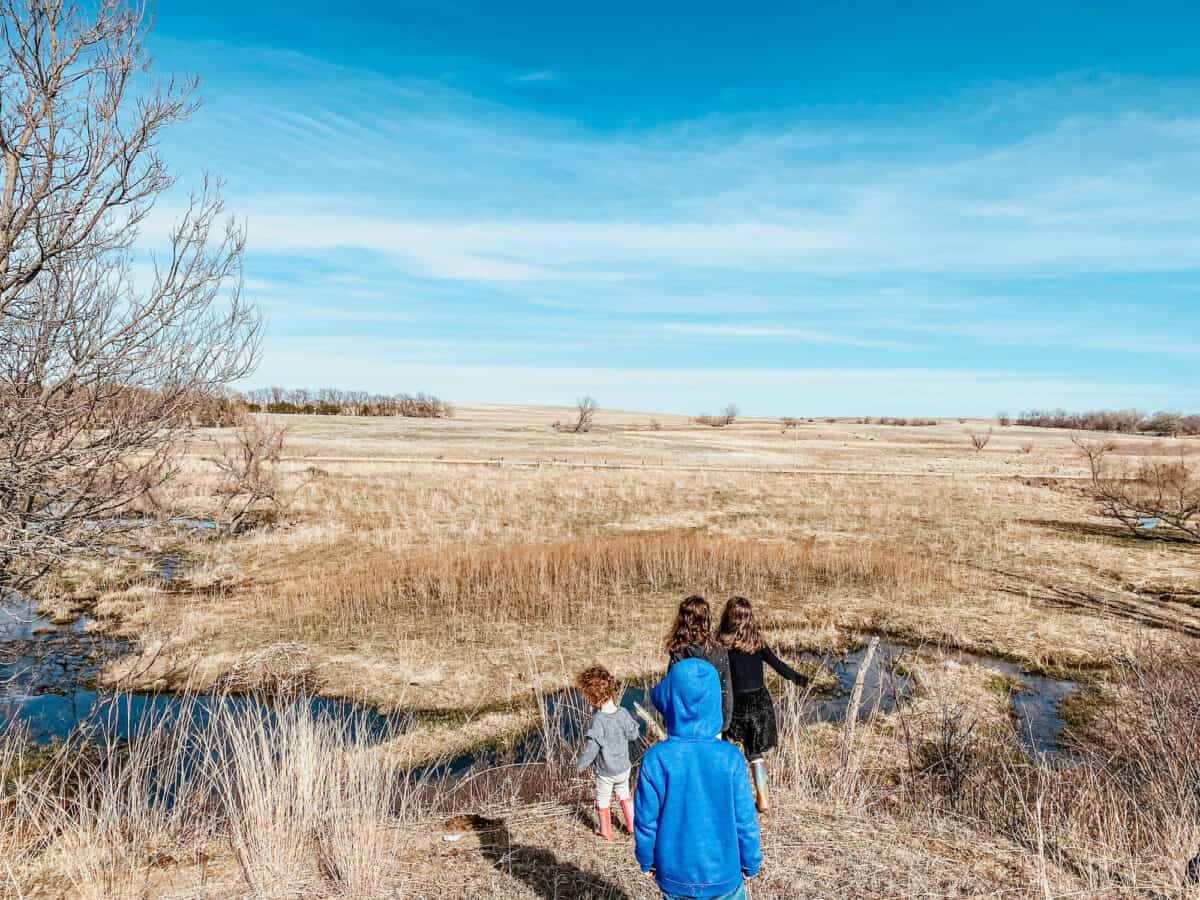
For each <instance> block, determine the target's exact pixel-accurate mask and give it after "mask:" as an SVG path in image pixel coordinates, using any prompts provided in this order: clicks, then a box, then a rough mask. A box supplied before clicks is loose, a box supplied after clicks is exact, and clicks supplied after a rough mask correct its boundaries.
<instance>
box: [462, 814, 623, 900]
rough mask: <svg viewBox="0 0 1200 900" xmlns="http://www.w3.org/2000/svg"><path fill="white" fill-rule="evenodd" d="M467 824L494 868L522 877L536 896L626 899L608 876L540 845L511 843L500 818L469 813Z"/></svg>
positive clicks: (509, 874)
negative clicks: (574, 863)
mask: <svg viewBox="0 0 1200 900" xmlns="http://www.w3.org/2000/svg"><path fill="white" fill-rule="evenodd" d="M471 827H472V828H473V829H474V830H475V832H476V834H478V835H479V846H480V849H481V850H482V851H483V855H484V856H485V857H486V858H487V860H488V861H489V862H490V863H491V864H492V866H493V867H494V868H495V869H496V871H498V872H503V873H504V874H505V875H508V876H510V877H512V878H516V879H518V880H520V881H523V882H524V883H525V884H526V885H527V886H528V887H529V889H530V890H532V891H533V892H534V893H535V894H537V896H538V897H543V898H545V900H561V898H567V897H572V898H574V897H579V898H589V900H630V897H629V895H628V894H626V893H625V891H624V890H622V889H621V888H620V887H618V886H617V885H615V884H613V883H612V882H611V881H609V880H608V879H606V878H603V877H602V876H600V875H596V874H593V873H591V872H585V871H584V870H583V869H581V868H579V867H578V866H576V865H573V864H571V863H567V862H561V861H560V860H559V859H558V857H556V856H555V855H554V854H553V853H551V852H550V851H549V850H546V849H545V848H543V847H531V846H529V845H527V844H514V843H513V842H512V835H511V834H510V833H509V830H508V824H507V823H506V822H505V821H504V820H503V819H488V818H485V817H483V816H472V817H471Z"/></svg>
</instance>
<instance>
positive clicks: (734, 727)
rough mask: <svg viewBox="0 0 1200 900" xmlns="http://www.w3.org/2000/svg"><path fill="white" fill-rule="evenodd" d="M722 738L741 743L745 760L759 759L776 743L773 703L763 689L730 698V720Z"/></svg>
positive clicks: (777, 741)
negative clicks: (758, 757) (731, 707)
mask: <svg viewBox="0 0 1200 900" xmlns="http://www.w3.org/2000/svg"><path fill="white" fill-rule="evenodd" d="M725 736H726V737H727V738H728V739H729V740H731V741H734V742H736V743H738V744H741V745H742V750H743V752H745V754H746V756H747V757H754V756H760V755H762V754H763V753H766V752H767V751H768V750H771V749H773V748H774V747H775V746H776V745H777V744H778V743H779V738H778V734H777V730H776V725H775V704H774V703H773V702H772V700H771V694H770V692H769V691H768V690H767V689H766V688H765V687H761V688H756V689H755V690H752V691H738V692H737V693H735V694H734V695H733V721H731V722H730V723H729V731H728V732H727V733H726V735H725Z"/></svg>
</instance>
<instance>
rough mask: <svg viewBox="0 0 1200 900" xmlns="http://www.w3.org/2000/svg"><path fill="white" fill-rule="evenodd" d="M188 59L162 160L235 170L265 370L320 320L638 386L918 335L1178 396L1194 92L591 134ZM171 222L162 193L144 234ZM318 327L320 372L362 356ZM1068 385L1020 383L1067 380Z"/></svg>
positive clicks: (431, 83)
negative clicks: (190, 106)
mask: <svg viewBox="0 0 1200 900" xmlns="http://www.w3.org/2000/svg"><path fill="white" fill-rule="evenodd" d="M207 52H209V53H213V54H215V55H216V58H217V59H219V60H222V61H224V62H226V63H227V64H228V68H227V69H224V70H223V69H220V68H217V69H216V71H217V72H218V74H217V76H216V77H215V78H211V79H209V80H208V91H207V94H208V95H207V97H206V100H207V104H208V105H207V107H206V109H205V110H204V111H203V112H202V113H201V114H200V116H199V117H198V119H197V120H196V122H195V123H194V124H193V125H190V126H189V127H188V130H187V131H186V140H183V141H182V142H181V143H180V144H179V145H177V146H176V147H173V148H171V149H172V151H173V152H172V158H175V157H176V154H177V155H178V158H179V159H181V160H182V161H183V162H184V164H185V165H186V164H188V163H189V160H190V164H191V165H192V166H193V167H194V168H195V169H197V170H198V169H199V168H200V167H201V166H203V167H205V168H207V167H211V166H212V164H213V163H215V164H216V167H217V168H219V169H220V170H222V171H223V172H225V174H226V175H227V176H228V177H229V192H230V198H231V209H232V210H233V211H234V212H235V213H236V214H237V215H238V216H239V217H242V218H244V220H245V222H246V224H247V227H248V230H249V237H250V253H251V255H250V259H249V269H250V272H249V274H250V276H251V279H250V281H249V282H248V287H249V288H250V289H251V290H252V292H254V293H256V294H258V295H260V296H261V297H263V298H264V300H266V301H267V302H269V304H270V306H271V307H272V315H273V322H274V323H275V324H274V325H273V329H274V330H273V337H272V338H271V339H270V340H269V342H268V354H267V363H266V365H267V366H268V367H270V366H272V365H274V364H275V363H274V362H272V360H283V359H284V356H283V355H280V354H282V353H283V352H284V351H283V347H284V345H283V344H282V343H273V342H282V341H290V340H295V339H299V338H301V337H302V336H303V333H304V332H305V331H306V330H308V329H313V328H315V327H317V323H321V322H322V321H324V323H326V324H327V325H328V326H329V329H326V330H330V329H335V330H338V332H339V333H338V335H336V336H337V337H338V338H339V339H340V338H342V337H345V338H347V339H352V337H353V335H354V334H357V335H358V336H359V338H360V339H361V340H363V341H367V340H370V339H373V338H375V337H377V332H379V331H381V330H383V331H390V332H391V333H393V334H394V335H395V336H397V337H399V336H400V335H401V334H403V337H404V340H405V341H407V342H408V343H406V344H404V345H403V346H404V348H406V349H404V350H403V352H408V353H413V354H418V355H420V356H421V357H422V360H423V364H425V365H431V364H433V361H434V356H435V355H440V358H441V359H443V360H450V359H454V358H455V357H456V356H461V357H471V356H472V354H477V353H483V354H486V355H487V358H488V361H489V364H492V365H496V366H502V367H504V368H505V369H506V370H514V371H515V370H520V369H521V367H522V366H523V365H526V364H528V363H529V362H530V361H531V360H535V359H538V360H545V359H546V358H547V357H552V358H553V360H552V361H557V360H558V359H565V358H566V357H567V356H568V355H569V356H570V359H571V361H572V362H573V364H574V365H575V366H578V367H580V368H581V369H602V370H604V371H609V370H610V369H611V370H614V371H615V370H616V369H617V368H620V367H622V366H624V367H626V368H627V371H629V372H630V373H632V374H631V375H630V376H629V377H630V379H637V378H642V377H643V375H644V373H645V372H647V371H650V369H649V368H647V364H648V363H651V362H652V363H654V364H655V365H658V364H661V365H662V366H664V367H674V368H676V369H679V367H680V363H682V362H683V361H685V360H686V359H687V358H688V355H689V354H690V353H694V351H695V349H696V348H697V347H700V348H702V349H703V350H704V352H706V353H713V352H720V354H721V356H722V358H725V359H729V360H733V361H734V362H735V363H736V362H740V363H744V364H745V365H746V366H750V367H753V366H761V367H763V370H764V371H769V372H771V373H774V374H772V376H771V377H779V378H781V379H782V381H781V383H788V384H792V382H789V381H787V379H786V378H783V376H781V375H779V374H778V373H781V372H784V371H789V369H788V367H789V366H797V365H802V366H803V368H804V370H805V371H806V372H811V371H813V369H812V366H813V364H814V363H817V364H828V367H829V369H830V370H837V369H845V370H846V371H850V370H853V371H875V372H876V377H877V378H878V379H879V383H881V384H882V383H883V382H884V381H886V380H889V379H892V378H893V376H892V375H889V374H888V373H889V372H895V371H906V372H907V371H911V367H912V366H913V365H914V364H916V363H918V362H921V361H923V360H922V359H921V357H922V356H924V355H930V354H932V355H933V356H934V357H936V358H939V359H944V360H945V361H946V362H947V364H948V365H949V366H967V367H968V368H969V369H970V370H971V371H982V370H985V369H987V368H988V367H992V368H994V369H996V370H997V371H1012V370H1013V369H1014V368H1017V367H1020V366H1025V367H1027V368H1029V369H1030V370H1037V371H1041V370H1042V368H1043V366H1042V365H1041V363H1042V362H1043V361H1044V360H1045V359H1052V360H1053V362H1054V366H1055V367H1056V368H1057V369H1059V370H1060V371H1061V372H1063V373H1066V374H1072V373H1073V374H1075V375H1076V376H1077V378H1076V379H1075V380H1074V381H1071V383H1072V384H1074V385H1075V388H1077V390H1076V392H1075V395H1076V396H1080V397H1082V396H1084V395H1088V396H1090V394H1088V392H1089V391H1092V387H1094V388H1095V391H1096V392H1103V391H1104V390H1109V391H1110V392H1112V393H1113V394H1114V396H1115V395H1116V393H1117V390H1116V388H1118V387H1121V389H1122V390H1124V388H1123V387H1122V384H1130V385H1134V384H1136V385H1138V386H1139V389H1144V390H1145V392H1146V394H1147V396H1150V395H1151V394H1153V393H1154V392H1155V391H1159V390H1160V389H1161V390H1163V391H1167V392H1169V391H1170V390H1172V389H1175V390H1177V391H1178V392H1180V395H1181V396H1182V395H1183V393H1185V388H1186V387H1187V378H1188V376H1187V375H1186V374H1185V373H1184V371H1183V369H1182V368H1180V367H1179V366H1181V365H1182V364H1183V363H1182V360H1184V359H1185V358H1186V357H1190V356H1194V355H1195V353H1196V352H1197V345H1196V340H1195V338H1194V337H1193V335H1195V334H1196V333H1200V311H1198V310H1197V308H1196V305H1195V304H1194V303H1190V304H1189V303H1187V302H1185V301H1184V299H1182V298H1185V297H1189V296H1191V297H1193V299H1194V291H1195V290H1196V288H1197V284H1198V283H1200V273H1198V271H1197V270H1198V269H1200V264H1198V263H1200V203H1196V202H1195V200H1196V198H1197V195H1198V194H1200V104H1198V103H1196V102H1195V101H1194V100H1191V99H1189V97H1194V96H1196V94H1195V91H1194V90H1191V93H1190V94H1189V89H1192V88H1194V87H1195V85H1190V86H1189V85H1187V84H1183V83H1172V84H1170V85H1165V86H1164V85H1161V84H1158V83H1156V82H1153V81H1151V80H1145V79H1143V80H1138V81H1130V80H1128V79H1125V80H1105V79H1099V80H1097V79H1094V78H1079V79H1071V78H1070V77H1062V78H1057V79H1053V80H1052V81H1051V82H1050V83H1046V84H1043V85H1040V86H1038V85H1034V86H1030V85H1020V86H1011V85H995V86H984V87H980V88H977V89H976V91H975V93H974V94H966V95H963V96H961V97H958V98H954V99H951V100H948V101H947V102H946V103H944V104H943V105H941V106H939V107H938V108H937V109H932V110H927V111H925V112H924V113H922V111H920V110H916V111H910V112H906V113H905V114H904V115H903V116H895V117H892V118H888V117H886V116H874V117H863V118H861V119H854V120H850V119H844V120H837V119H830V118H828V117H826V118H822V119H819V120H817V119H812V118H809V117H807V116H806V115H805V114H804V112H803V111H788V110H777V111H774V112H771V113H762V112H751V111H747V112H744V113H742V114H739V115H710V116H706V117H703V118H700V119H693V120H690V121H679V122H674V123H670V124H667V125H661V124H660V125H656V126H654V127H649V128H639V127H636V126H631V127H629V128H622V129H614V130H608V131H600V130H596V129H589V128H587V127H585V126H584V125H581V124H579V123H578V122H576V121H573V120H572V119H571V118H570V117H568V116H561V117H555V116H551V115H547V114H545V113H540V112H536V111H534V110H532V109H529V108H523V107H518V106H515V105H512V102H499V101H497V100H495V99H489V98H488V97H485V96H479V95H477V94H473V93H470V92H467V91H465V90H463V89H462V88H460V87H456V86H455V84H454V81H453V79H446V80H428V79H426V80H422V79H395V78H384V77H382V76H380V75H378V74H375V73H372V72H370V71H363V70H358V69H353V68H347V67H339V66H332V65H330V64H327V63H324V62H321V61H318V60H313V59H311V58H308V57H303V56H299V55H297V54H291V53H286V52H278V51H272V50H269V49H266V50H263V49H261V48H260V49H259V50H257V51H254V52H253V53H251V54H249V56H248V55H247V52H246V48H226V50H225V51H221V50H220V48H217V49H216V50H214V49H213V48H211V47H210V48H208V49H207ZM222 53H224V55H222ZM247 59H250V60H251V62H252V65H253V67H254V68H255V69H256V71H257V75H256V76H254V77H251V76H249V75H247V74H246V68H247V67H248V66H250V65H251V62H247ZM264 73H266V75H265V77H264ZM557 77H558V75H557V70H556V69H554V68H551V67H547V68H545V69H536V70H535V69H529V70H522V71H517V72H515V73H512V72H510V73H509V74H508V76H507V80H508V82H509V83H516V84H522V83H529V84H536V83H538V82H545V81H553V80H555V79H556V78H557ZM501 80H504V79H503V78H502V79H501ZM522 93H532V92H522V91H520V90H518V89H517V88H515V87H513V88H511V89H510V90H509V94H510V95H514V94H522ZM1064 98H1070V102H1066V100H1064ZM181 134H185V133H184V132H181ZM170 218H171V209H170V208H169V207H165V206H164V207H163V208H162V209H160V210H158V211H156V214H155V218H154V220H153V221H152V222H151V223H150V226H151V231H152V232H158V233H161V232H162V230H163V228H164V223H165V222H166V221H167V220H169V219H170ZM1097 297H1101V298H1104V300H1105V308H1104V312H1103V317H1099V316H1096V315H1093V314H1092V312H1091V310H1092V309H1093V307H1094V306H1095V303H1096V298H1097ZM289 310H294V311H295V315H292V316H289V315H288V311H289ZM323 311H324V312H323ZM356 329H357V330H356ZM343 332H344V333H343ZM330 337H332V336H330ZM273 346H278V348H279V354H276V353H275V352H274V351H273V350H272V347H273ZM320 346H321V344H320V343H319V342H318V343H314V344H313V346H312V348H311V355H310V358H311V359H312V360H314V361H315V362H314V365H319V366H322V367H324V368H325V369H327V370H328V371H330V372H331V373H334V372H336V373H338V374H339V375H344V374H345V373H348V372H350V371H356V370H355V369H348V368H346V367H345V366H343V364H342V363H343V360H342V358H341V357H336V355H335V354H334V353H333V351H332V350H331V351H329V352H322V351H321V350H320ZM329 346H331V345H329ZM1049 350H1053V351H1055V352H1054V354H1053V355H1052V356H1049V355H1048V354H1047V353H1046V351H1049ZM1098 350H1099V351H1104V354H1106V355H1107V357H1108V363H1107V364H1106V365H1101V364H1100V363H1099V362H1098V361H1097V359H1096V357H1097V354H1096V353H1095V352H1094V351H1098ZM968 354H970V358H969V359H968V358H967V355H968ZM335 358H336V359H337V362H336V363H335V362H334V360H335ZM1160 358H1161V359H1160ZM1114 360H1115V361H1116V362H1115V364H1114ZM1164 360H1165V361H1164ZM1172 360H1174V362H1173V361H1172ZM280 365H282V362H281V363H280ZM1147 370H1148V371H1150V372H1151V373H1152V374H1153V377H1152V378H1150V379H1149V380H1135V379H1134V376H1133V375H1131V374H1130V373H1134V374H1136V375H1138V378H1139V379H1140V375H1141V373H1143V372H1145V371H1147ZM464 371H466V370H464ZM554 371H556V372H557V371H558V370H557V369H556V370H554ZM946 371H954V370H953V369H947V370H946ZM347 377H348V376H347ZM645 377H649V376H645ZM722 377H732V376H729V375H728V372H726V373H725V375H723V376H722ZM763 377H766V376H763ZM906 377H909V376H906ZM931 377H932V376H931ZM948 377H949V376H948ZM806 378H808V380H807V381H805V382H804V384H805V385H813V384H816V382H814V381H813V380H812V376H811V375H809V376H806ZM1068 380H1069V379H1068ZM1119 380H1121V381H1122V384H1118V383H1117V382H1118V381H1119ZM546 383H547V382H544V381H543V382H542V384H543V385H545V384H546ZM889 383H890V382H889ZM910 383H911V378H910ZM1002 383H1003V384H1005V385H1007V386H1008V387H1007V388H1006V389H1007V390H1010V391H1011V390H1014V387H1013V385H1015V384H1016V382H1015V381H1014V380H1013V379H1008V380H1005V381H1003V382H1002ZM1064 383H1066V382H1062V381H1054V382H1053V384H1052V383H1051V382H1050V381H1047V380H1045V379H1043V380H1039V381H1035V382H1022V386H1021V390H1022V391H1026V392H1029V391H1033V392H1035V393H1036V392H1037V391H1043V392H1044V393H1046V394H1047V395H1050V394H1053V395H1054V396H1057V397H1062V396H1063V389H1062V385H1063V384H1064ZM971 384H974V385H976V386H978V383H977V382H976V381H972V382H971ZM1087 385H1092V387H1087ZM427 386H429V387H433V385H427ZM814 389H816V388H814ZM630 390H631V392H632V393H634V394H636V389H634V388H631V389H630ZM994 393H995V391H993V389H992V388H988V389H987V390H984V389H982V388H980V389H979V391H978V396H979V397H981V398H983V397H988V398H990V397H991V396H992V395H993V394H994ZM868 395H869V392H864V397H867V396H868ZM960 395H961V396H962V397H963V398H964V403H965V402H967V401H966V399H965V398H966V397H967V394H966V393H965V388H963V389H962V390H961V391H960ZM464 396H466V397H469V396H471V395H470V394H469V393H468V394H466V395H464ZM529 396H531V397H532V396H533V393H530V394H529ZM764 396H765V394H764ZM510 399H515V398H510ZM979 402H980V403H984V402H986V403H988V404H989V405H990V404H991V402H992V401H991V400H990V399H988V400H986V401H985V400H982V399H981V400H980V401H979ZM1037 402H1041V401H1040V400H1039V398H1038V397H1036V396H1035V397H1030V398H1029V399H1028V401H1027V403H1028V404H1029V405H1033V404H1035V403H1037ZM1006 405H1010V406H1014V407H1015V406H1016V405H1019V404H1018V402H1017V401H1016V400H1011V399H1010V400H1009V401H1007V402H1006ZM1064 405H1069V404H1066V403H1065V402H1064ZM971 408H972V409H975V410H976V411H978V410H980V407H974V406H972V407H971ZM893 411H895V412H903V411H904V410H899V409H897V410H893ZM924 411H929V410H928V409H926V410H924ZM982 411H985V412H990V411H991V410H990V409H989V408H988V406H984V407H982Z"/></svg>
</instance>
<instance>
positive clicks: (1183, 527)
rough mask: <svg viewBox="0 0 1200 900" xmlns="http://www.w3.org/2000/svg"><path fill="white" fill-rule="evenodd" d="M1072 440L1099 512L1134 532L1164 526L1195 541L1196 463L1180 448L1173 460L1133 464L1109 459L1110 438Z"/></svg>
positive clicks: (1199, 516) (1198, 534)
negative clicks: (1104, 439) (1118, 462)
mask: <svg viewBox="0 0 1200 900" xmlns="http://www.w3.org/2000/svg"><path fill="white" fill-rule="evenodd" d="M1072 442H1073V443H1074V444H1075V446H1076V447H1078V448H1079V451H1080V453H1082V454H1083V457H1084V458H1085V459H1086V460H1087V463H1088V473H1089V475H1090V476H1091V480H1092V490H1093V492H1094V494H1095V497H1096V500H1097V502H1098V503H1099V504H1100V510H1101V512H1102V513H1103V514H1104V515H1106V516H1108V517H1109V518H1112V519H1115V520H1117V521H1118V522H1120V523H1121V524H1122V525H1124V526H1125V527H1126V528H1128V529H1129V530H1130V531H1131V532H1132V533H1134V534H1137V535H1142V534H1145V533H1146V532H1147V531H1150V530H1154V529H1156V528H1158V527H1160V526H1162V525H1165V526H1167V527H1168V528H1173V529H1175V530H1177V531H1180V532H1182V533H1183V534H1186V535H1188V536H1189V537H1192V538H1194V539H1196V540H1200V465H1198V464H1197V463H1196V462H1194V461H1193V460H1190V459H1189V458H1188V457H1187V456H1185V455H1184V454H1183V452H1182V451H1181V452H1180V454H1179V457H1178V458H1177V459H1167V460H1164V459H1159V458H1155V459H1147V460H1142V461H1141V462H1140V463H1139V464H1138V465H1137V466H1136V467H1133V466H1128V465H1120V464H1117V463H1114V462H1113V461H1112V460H1111V454H1112V451H1113V450H1114V449H1115V445H1114V444H1113V443H1112V442H1110V441H1103V442H1101V441H1086V440H1081V439H1079V438H1072Z"/></svg>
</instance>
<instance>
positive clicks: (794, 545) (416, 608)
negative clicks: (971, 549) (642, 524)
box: [272, 532, 941, 631]
mask: <svg viewBox="0 0 1200 900" xmlns="http://www.w3.org/2000/svg"><path fill="white" fill-rule="evenodd" d="M940 574H941V568H940V567H939V566H937V565H934V564H931V563H930V561H928V560H926V559H922V558H920V557H917V556H915V555H912V554H909V553H906V552H903V551H899V550H896V549H894V548H890V547H886V546H880V545H877V544H873V543H870V542H862V543H858V544H851V545H845V544H839V545H834V544H831V543H826V542H822V541H817V540H813V539H808V540H802V541H794V542H778V543H760V542H752V541H737V540H731V539H728V538H722V537H712V536H706V535H701V534H695V533H691V532H666V533H637V534H628V535H620V536H613V537H603V538H595V539H591V540H581V541H568V542H564V543H557V544H525V545H515V546H502V547H458V548H447V549H444V550H439V551H423V552H421V553H415V554H411V555H386V556H385V555H380V554H377V553H371V554H369V555H365V556H364V555H361V554H359V555H354V554H351V555H349V556H348V557H347V558H344V559H341V560H331V561H330V564H329V565H327V566H324V567H322V568H321V569H320V570H319V571H317V570H310V571H305V572H301V573H299V574H298V575H297V576H296V577H295V578H294V579H292V580H290V581H285V583H283V584H281V585H273V586H272V593H273V594H276V595H278V594H280V593H282V594H283V595H285V596H286V597H288V598H290V599H291V601H292V603H293V606H294V609H293V613H294V614H295V616H296V617H297V619H298V620H300V621H302V622H303V621H307V622H308V623H310V624H312V625H314V626H321V627H334V628H344V629H347V630H353V629H354V628H356V627H369V626H372V625H375V624H377V623H378V622H379V619H380V617H381V616H389V617H396V616H402V617H403V618H405V619H406V620H407V621H410V622H412V623H413V625H414V627H416V628H418V629H420V628H421V627H422V623H432V627H433V628H435V629H436V630H438V631H453V630H454V629H460V628H472V627H475V626H477V625H478V624H480V623H486V622H497V621H501V622H517V623H527V622H538V623H541V624H545V625H549V626H556V625H566V624H570V623H571V622H573V621H577V619H578V617H579V616H580V615H587V616H589V617H591V618H592V619H593V620H595V619H597V618H599V619H601V620H602V619H603V618H604V617H605V616H609V617H616V616H618V615H619V614H620V612H621V609H622V607H623V606H627V603H628V600H629V598H631V597H637V596H645V595H647V594H654V593H662V592H668V591H678V590H688V591H696V590H701V591H712V592H724V591H738V592H740V593H747V594H756V595H760V596H764V595H772V594H778V593H781V592H786V593H788V594H789V595H790V596H792V597H795V598H797V599H804V598H807V597H811V596H815V595H817V594H824V593H825V592H827V591H828V590H829V589H831V588H858V589H862V590H867V591H888V592H889V593H891V594H893V595H895V594H904V595H907V596H919V595H922V594H926V593H928V592H930V591H932V590H933V589H934V588H935V587H936V585H937V584H938V583H939V575H940Z"/></svg>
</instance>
